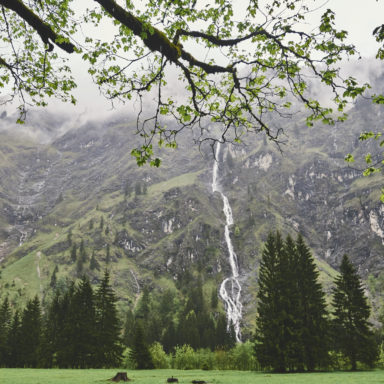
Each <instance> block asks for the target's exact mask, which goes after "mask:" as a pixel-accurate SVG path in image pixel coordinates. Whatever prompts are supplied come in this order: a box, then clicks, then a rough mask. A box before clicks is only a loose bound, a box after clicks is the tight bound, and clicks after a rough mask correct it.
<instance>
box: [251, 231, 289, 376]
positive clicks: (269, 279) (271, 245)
mask: <svg viewBox="0 0 384 384" xmlns="http://www.w3.org/2000/svg"><path fill="white" fill-rule="evenodd" d="M283 246H284V244H283V240H282V238H281V235H280V233H279V232H277V233H276V235H273V234H272V233H270V234H269V235H268V239H267V241H266V243H265V245H264V249H263V252H262V258H261V262H260V270H259V291H258V295H257V297H258V317H257V319H256V335H255V342H256V343H255V354H256V357H257V359H258V361H259V362H260V364H261V366H262V367H271V368H272V369H273V370H274V371H277V372H284V371H285V370H286V368H287V364H286V358H285V352H286V351H285V338H284V330H285V314H284V313H282V310H281V309H282V307H284V300H285V299H286V296H285V292H284V291H282V290H281V285H282V284H281V280H282V276H281V271H282V268H281V255H282V253H283V252H284V249H283Z"/></svg>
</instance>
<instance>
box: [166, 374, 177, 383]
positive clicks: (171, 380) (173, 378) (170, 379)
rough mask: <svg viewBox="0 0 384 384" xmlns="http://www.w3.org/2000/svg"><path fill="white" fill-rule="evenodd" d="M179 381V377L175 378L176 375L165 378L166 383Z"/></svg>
mask: <svg viewBox="0 0 384 384" xmlns="http://www.w3.org/2000/svg"><path fill="white" fill-rule="evenodd" d="M178 382H179V379H178V378H176V377H173V376H172V377H168V379H167V383H178Z"/></svg>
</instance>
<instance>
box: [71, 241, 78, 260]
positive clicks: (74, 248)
mask: <svg viewBox="0 0 384 384" xmlns="http://www.w3.org/2000/svg"><path fill="white" fill-rule="evenodd" d="M76 260H77V245H76V244H73V245H72V249H71V261H72V263H75V262H76Z"/></svg>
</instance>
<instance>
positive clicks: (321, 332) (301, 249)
mask: <svg viewBox="0 0 384 384" xmlns="http://www.w3.org/2000/svg"><path fill="white" fill-rule="evenodd" d="M296 252H297V262H296V268H295V271H296V278H295V280H296V281H297V284H298V297H299V302H298V307H297V308H299V309H300V312H299V315H300V318H301V327H302V330H301V332H300V334H301V338H300V341H301V346H302V351H303V355H302V357H303V364H304V365H305V367H306V368H307V370H309V371H313V370H314V369H315V368H316V366H317V367H322V366H326V365H327V363H328V349H329V321H328V313H327V309H326V303H325V295H324V292H323V290H322V287H321V284H320V283H319V280H318V278H319V272H318V270H317V267H316V264H315V262H314V259H313V256H312V254H311V252H310V249H309V248H308V246H307V245H306V244H305V242H304V239H303V237H302V236H301V235H300V234H299V235H298V237H297V240H296ZM294 267H295V266H293V268H294Z"/></svg>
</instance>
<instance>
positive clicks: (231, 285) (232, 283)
mask: <svg viewBox="0 0 384 384" xmlns="http://www.w3.org/2000/svg"><path fill="white" fill-rule="evenodd" d="M220 149H221V144H220V143H218V144H217V147H216V153H215V157H216V161H215V162H214V164H213V170H212V173H213V177H212V192H218V193H220V195H221V198H222V200H223V211H224V215H225V218H226V224H225V227H224V236H225V242H226V244H227V249H228V256H229V258H228V260H229V264H230V266H231V272H232V275H231V276H230V277H227V278H225V279H224V280H223V282H222V283H221V285H220V290H219V292H220V296H221V298H222V299H223V301H224V303H225V308H226V311H227V321H228V326H230V324H231V323H232V324H233V327H234V329H235V335H236V341H238V342H241V331H240V322H241V318H242V304H241V301H240V299H241V285H240V282H239V280H238V277H239V267H238V263H237V256H236V253H235V251H234V250H233V245H232V240H231V237H230V232H229V227H230V226H231V225H233V215H232V209H231V206H230V204H229V201H228V198H227V196H225V195H224V194H223V193H222V192H221V189H220V186H219V183H218V180H217V178H218V177H217V176H218V170H219V155H220Z"/></svg>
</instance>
